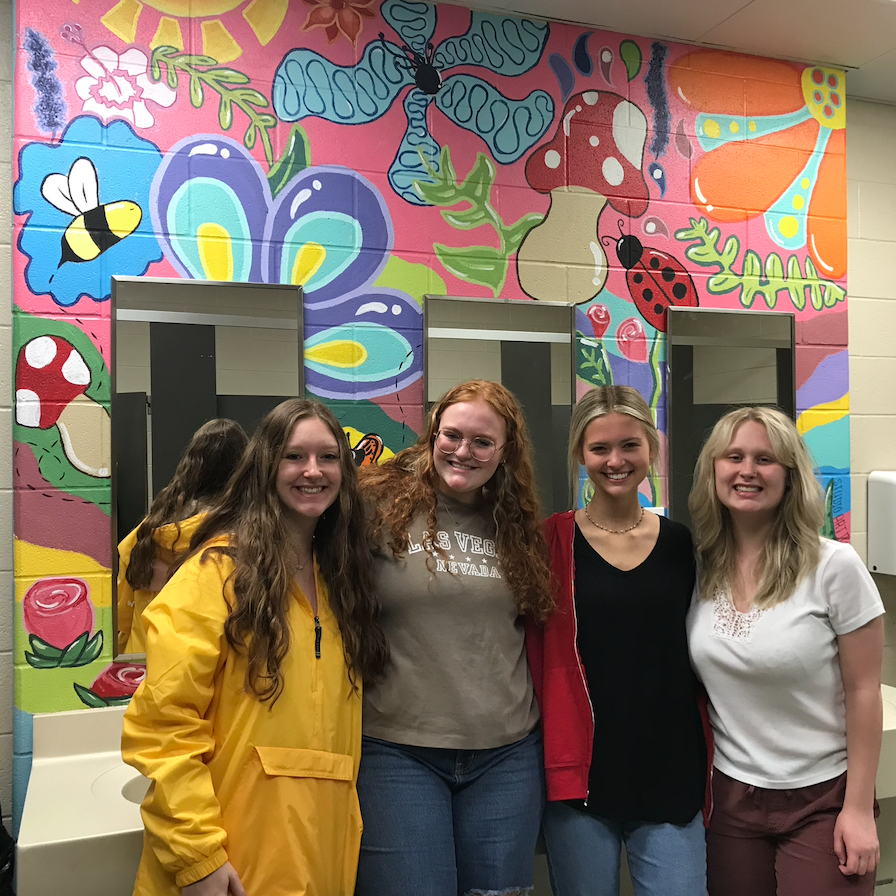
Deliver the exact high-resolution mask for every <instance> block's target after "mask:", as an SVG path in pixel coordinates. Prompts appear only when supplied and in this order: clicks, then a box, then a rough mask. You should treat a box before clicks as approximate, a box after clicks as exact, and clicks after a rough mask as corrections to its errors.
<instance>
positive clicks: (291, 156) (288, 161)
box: [268, 122, 311, 196]
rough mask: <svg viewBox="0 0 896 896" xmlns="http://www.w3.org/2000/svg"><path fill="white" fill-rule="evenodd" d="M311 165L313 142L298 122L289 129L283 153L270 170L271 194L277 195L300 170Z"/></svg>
mask: <svg viewBox="0 0 896 896" xmlns="http://www.w3.org/2000/svg"><path fill="white" fill-rule="evenodd" d="M310 165H311V144H310V142H309V141H308V134H307V133H306V132H305V129H304V128H303V127H302V126H301V125H300V124H298V122H297V123H296V124H294V125H293V126H292V128H291V129H290V131H289V137H288V138H287V141H286V148H285V149H284V150H283V155H282V156H280V158H279V159H277V161H276V162H275V163H274V166H273V167H272V168H271V170H270V171H269V172H268V183H269V184H270V186H271V195H272V196H276V195H277V194H278V193H279V192H280V191H281V190H282V189H283V188H284V187H285V186H286V185H287V184H288V183H289V182H290V181H291V180H292V179H293V178H294V177H295V176H296V175H297V174H298V173H299V172H300V171H304V170H305V169H306V168H308V167H309V166H310Z"/></svg>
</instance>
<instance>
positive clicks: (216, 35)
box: [74, 0, 289, 63]
mask: <svg viewBox="0 0 896 896" xmlns="http://www.w3.org/2000/svg"><path fill="white" fill-rule="evenodd" d="M74 2H76V3H77V2H78V0H74ZM241 7H242V18H243V19H244V20H245V21H246V23H247V24H248V25H249V27H250V28H251V29H252V31H253V32H254V34H255V37H256V38H257V39H258V42H259V43H260V44H261V45H262V46H265V45H266V44H267V43H268V42H269V41H270V40H271V38H273V37H274V35H275V34H276V33H277V31H278V29H279V28H280V25H281V24H282V23H283V18H284V16H285V15H286V12H287V9H288V8H289V0H250V2H248V3H247V2H246V0H119V2H118V3H117V4H116V5H115V6H113V7H112V8H111V9H110V10H109V11H108V12H107V13H106V14H105V15H104V16H102V19H101V20H102V23H103V24H104V25H105V26H106V27H107V28H108V29H109V30H110V31H111V32H112V33H113V34H114V35H116V37H120V38H121V39H122V40H123V41H126V42H127V43H129V44H130V43H134V42H135V40H136V39H137V33H138V29H139V30H140V31H143V30H144V29H146V32H147V33H146V36H147V38H148V40H147V42H148V44H149V46H150V47H151V48H153V49H154V48H155V47H159V46H168V47H176V48H177V49H178V50H183V49H184V47H185V45H189V44H190V43H191V38H190V36H189V34H190V32H191V31H192V29H193V24H192V23H193V22H198V24H199V35H197V37H198V38H200V39H201V42H202V45H201V47H199V46H195V47H194V52H201V53H202V54H203V55H205V56H211V57H212V58H213V59H214V60H216V61H217V62H222V63H223V62H232V61H233V60H234V59H236V58H238V57H239V56H240V55H241V54H242V52H243V49H242V47H241V46H240V44H239V41H238V39H237V38H236V37H234V35H233V34H232V33H231V29H232V30H237V29H238V28H241V27H242V26H241V25H240V23H239V19H236V18H235V16H236V11H237V10H238V9H240V8H241ZM228 24H229V25H230V28H228ZM153 29H154V32H153V33H152V36H151V37H150V36H149V34H150V32H152V31H153ZM184 31H186V32H187V34H188V36H187V39H186V41H185V39H184ZM194 39H195V38H194Z"/></svg>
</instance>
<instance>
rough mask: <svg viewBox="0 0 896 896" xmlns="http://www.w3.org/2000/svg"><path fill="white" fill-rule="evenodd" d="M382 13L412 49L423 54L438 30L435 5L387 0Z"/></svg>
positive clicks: (410, 0)
mask: <svg viewBox="0 0 896 896" xmlns="http://www.w3.org/2000/svg"><path fill="white" fill-rule="evenodd" d="M380 13H381V14H382V16H383V18H384V19H385V20H386V21H387V22H388V23H389V24H390V25H391V26H392V27H393V28H394V29H395V30H396V31H397V32H398V34H399V35H400V36H401V39H402V40H403V41H404V42H405V43H406V44H407V45H408V46H409V47H410V48H411V49H412V50H414V51H416V52H417V53H419V54H420V55H421V56H422V55H423V54H424V53H425V51H426V45H427V43H429V41H430V40H432V36H433V34H435V32H436V21H437V16H436V8H435V6H433V5H432V4H431V3H419V2H414V0H386V2H385V3H383V5H382V6H381V7H380Z"/></svg>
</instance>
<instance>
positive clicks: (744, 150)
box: [669, 50, 846, 280]
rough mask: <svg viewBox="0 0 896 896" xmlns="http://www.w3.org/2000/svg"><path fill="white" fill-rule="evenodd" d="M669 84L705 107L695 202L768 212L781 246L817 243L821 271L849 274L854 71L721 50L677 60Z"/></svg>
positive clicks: (739, 216) (719, 211)
mask: <svg viewBox="0 0 896 896" xmlns="http://www.w3.org/2000/svg"><path fill="white" fill-rule="evenodd" d="M669 86H670V88H671V91H672V92H673V93H675V94H676V95H677V96H678V97H679V98H681V99H682V100H683V101H684V102H685V103H686V104H687V105H688V106H690V107H691V108H692V109H694V110H695V111H696V112H697V113H698V114H697V118H696V122H695V129H696V137H697V142H698V143H699V144H700V147H701V149H703V150H704V151H705V155H703V156H702V157H701V158H699V159H698V160H697V161H696V163H695V164H693V165H692V168H691V201H692V202H693V203H694V205H695V206H697V208H699V209H700V210H701V211H703V212H704V213H705V214H706V216H707V217H709V218H712V219H714V220H716V221H726V222H741V221H746V220H749V219H752V218H757V217H759V216H760V215H762V216H763V220H764V222H765V227H766V230H767V232H768V235H769V237H771V239H772V240H773V241H774V242H775V243H776V244H777V245H779V246H781V248H783V249H786V250H788V251H790V252H795V251H797V250H799V249H802V248H804V247H806V248H807V250H808V252H809V255H810V257H811V258H812V261H813V262H814V263H815V265H816V267H817V268H818V271H819V273H820V274H821V275H822V276H823V277H826V278H829V279H832V280H837V279H839V278H841V277H843V276H844V275H845V274H846V130H845V128H846V108H845V91H844V74H843V72H842V71H840V70H839V69H833V68H826V67H823V66H820V65H816V66H809V67H807V68H804V69H802V70H800V68H799V67H798V66H796V65H793V64H790V63H786V62H777V61H775V60H772V59H757V58H754V57H751V56H738V55H735V54H732V53H721V52H716V51H712V50H694V51H692V52H689V53H687V54H686V55H685V56H683V57H682V58H681V59H678V60H677V61H676V62H675V64H674V65H672V66H670V67H669Z"/></svg>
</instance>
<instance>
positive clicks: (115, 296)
mask: <svg viewBox="0 0 896 896" xmlns="http://www.w3.org/2000/svg"><path fill="white" fill-rule="evenodd" d="M135 284H146V285H153V286H156V287H158V286H170V287H171V288H172V289H174V288H180V289H189V288H190V287H192V286H205V287H208V288H214V289H245V288H246V287H249V288H251V289H276V290H279V291H281V292H289V291H294V292H295V297H296V327H295V329H296V352H297V356H298V378H297V383H296V385H297V389H298V392H297V395H298V396H299V397H303V396H304V394H305V363H304V358H305V325H304V293H303V290H302V287H301V286H295V285H292V284H289V283H244V282H235V281H216V280H192V279H185V278H178V277H122V276H118V275H115V276H113V277H112V294H111V298H110V336H109V343H110V351H109V379H110V390H111V394H110V396H109V410H110V416H111V421H112V426H111V459H112V462H111V482H110V488H111V513H110V520H109V522H110V530H111V533H110V537H111V540H112V564H111V565H112V629H113V631H112V641H113V645H112V659H113V660H114V661H115V662H132V663H145V662H146V656H145V654H142V653H119V652H118V544H119V542H120V541H121V539H122V538H123V537H124V535H126V534H127V533H123V534H121V535H120V534H119V531H118V461H117V455H116V448H117V445H116V441H117V440H116V435H115V425H114V420H115V412H116V404H117V397H118V374H117V366H118V336H117V323H118V321H119V320H145V321H149V322H153V321H155V322H160V323H186V324H205V325H214V326H232V327H240V326H248V327H252V326H259V325H258V324H257V323H254V321H258V320H262V318H252V317H250V316H246V317H243V316H237V315H229V314H222V315H215V314H209V313H205V312H203V313H192V312H190V311H160V312H152V311H146V312H142V311H138V312H130V313H126V314H124V315H122V314H121V313H120V311H119V307H118V303H119V290H120V289H121V288H122V287H124V286H130V287H133V285H135ZM154 313H155V314H157V316H155V317H150V316H149V315H152V314H154ZM136 315H140V317H136ZM216 318H220V320H216ZM260 328H261V329H292V327H291V326H290V327H283V326H279V327H260ZM248 435H249V437H250V438H251V436H252V433H248ZM147 497H148V496H147ZM150 503H151V502H150Z"/></svg>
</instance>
